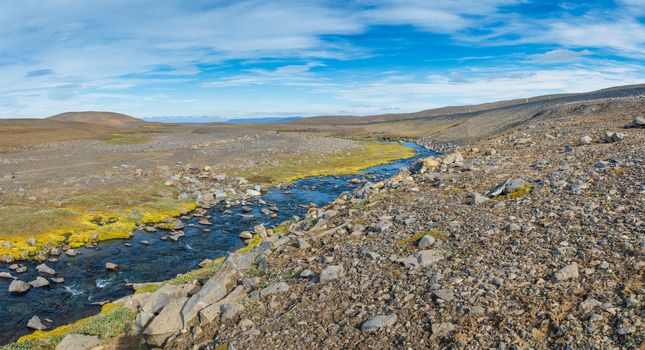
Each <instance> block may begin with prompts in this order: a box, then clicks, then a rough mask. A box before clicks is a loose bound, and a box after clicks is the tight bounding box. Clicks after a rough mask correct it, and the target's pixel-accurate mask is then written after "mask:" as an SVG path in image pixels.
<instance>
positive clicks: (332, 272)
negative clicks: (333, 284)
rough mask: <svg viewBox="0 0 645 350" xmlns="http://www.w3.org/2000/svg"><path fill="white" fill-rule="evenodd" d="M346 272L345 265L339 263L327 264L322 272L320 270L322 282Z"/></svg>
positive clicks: (331, 279)
mask: <svg viewBox="0 0 645 350" xmlns="http://www.w3.org/2000/svg"><path fill="white" fill-rule="evenodd" d="M343 273H344V270H343V267H342V266H338V265H330V266H327V267H326V268H325V269H324V270H322V272H320V282H321V283H325V282H329V281H333V280H335V279H337V278H339V277H340V276H342V275H343Z"/></svg>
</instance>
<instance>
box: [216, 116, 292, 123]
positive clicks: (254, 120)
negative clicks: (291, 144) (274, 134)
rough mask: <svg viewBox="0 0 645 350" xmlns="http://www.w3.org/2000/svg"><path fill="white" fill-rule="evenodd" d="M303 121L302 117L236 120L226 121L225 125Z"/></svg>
mask: <svg viewBox="0 0 645 350" xmlns="http://www.w3.org/2000/svg"><path fill="white" fill-rule="evenodd" d="M300 119H304V118H303V117H267V118H236V119H228V120H226V122H227V123H232V124H273V123H284V122H291V121H296V120H300Z"/></svg>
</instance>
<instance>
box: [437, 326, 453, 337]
mask: <svg viewBox="0 0 645 350" xmlns="http://www.w3.org/2000/svg"><path fill="white" fill-rule="evenodd" d="M456 329H457V326H456V325H454V324H452V323H433V324H432V336H435V337H437V336H445V335H448V334H450V333H452V332H454V331H455V330H456Z"/></svg>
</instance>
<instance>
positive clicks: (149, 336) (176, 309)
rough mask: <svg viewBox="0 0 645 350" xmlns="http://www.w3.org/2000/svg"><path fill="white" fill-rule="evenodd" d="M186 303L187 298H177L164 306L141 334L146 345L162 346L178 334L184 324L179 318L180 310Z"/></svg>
mask: <svg viewBox="0 0 645 350" xmlns="http://www.w3.org/2000/svg"><path fill="white" fill-rule="evenodd" d="M187 301H188V298H185V297H184V298H177V299H173V300H172V301H170V302H169V303H168V304H166V305H165V306H164V308H163V310H161V312H160V313H159V315H157V317H155V318H154V319H153V320H152V322H150V325H149V326H148V327H147V328H146V330H145V331H144V332H143V336H144V337H145V340H146V343H148V344H149V345H153V346H163V344H164V343H165V342H166V340H167V339H168V338H169V337H170V336H172V335H174V334H176V333H178V332H179V331H180V330H181V329H182V328H183V327H184V323H183V321H182V317H181V310H182V308H183V307H184V305H185V304H186V302H187Z"/></svg>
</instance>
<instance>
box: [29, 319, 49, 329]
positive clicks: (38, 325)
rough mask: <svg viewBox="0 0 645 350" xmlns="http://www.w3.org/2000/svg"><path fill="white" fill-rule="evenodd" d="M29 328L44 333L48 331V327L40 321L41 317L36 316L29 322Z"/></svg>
mask: <svg viewBox="0 0 645 350" xmlns="http://www.w3.org/2000/svg"><path fill="white" fill-rule="evenodd" d="M27 328H30V329H34V330H37V331H42V330H45V329H47V326H45V325H44V324H43V322H42V321H41V320H40V317H38V316H34V317H32V318H30V319H29V321H28V322H27Z"/></svg>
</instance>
